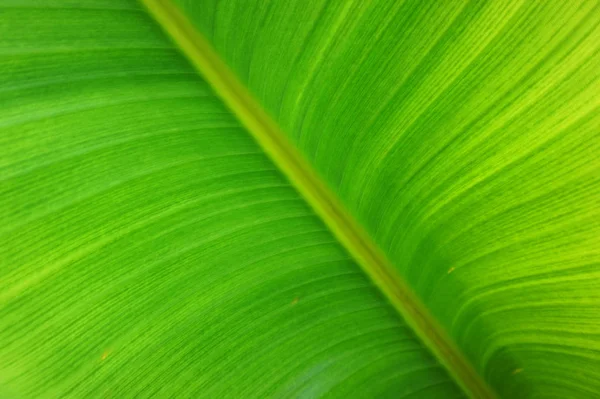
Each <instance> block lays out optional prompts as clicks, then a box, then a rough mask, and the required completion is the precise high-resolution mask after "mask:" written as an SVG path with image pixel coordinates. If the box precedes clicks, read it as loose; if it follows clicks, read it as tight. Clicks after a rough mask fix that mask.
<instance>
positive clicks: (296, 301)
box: [292, 297, 299, 305]
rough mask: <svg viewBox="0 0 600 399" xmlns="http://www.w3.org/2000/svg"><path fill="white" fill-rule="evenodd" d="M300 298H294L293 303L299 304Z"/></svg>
mask: <svg viewBox="0 0 600 399" xmlns="http://www.w3.org/2000/svg"><path fill="white" fill-rule="evenodd" d="M298 300H299V298H298V297H296V298H294V300H293V301H292V305H295V304H297V303H298Z"/></svg>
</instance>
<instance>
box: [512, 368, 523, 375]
mask: <svg viewBox="0 0 600 399" xmlns="http://www.w3.org/2000/svg"><path fill="white" fill-rule="evenodd" d="M521 372H523V369H514V370H513V372H512V373H513V375H515V374H519V373H521Z"/></svg>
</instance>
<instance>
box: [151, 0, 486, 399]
mask: <svg viewBox="0 0 600 399" xmlns="http://www.w3.org/2000/svg"><path fill="white" fill-rule="evenodd" d="M140 1H141V3H143V4H144V5H145V6H146V8H147V9H148V11H149V12H150V14H151V15H152V16H153V17H154V19H155V20H156V21H157V23H158V24H159V25H160V26H161V27H162V29H163V30H164V31H165V32H166V33H167V34H168V35H169V36H170V37H171V39H172V40H173V41H174V43H175V44H176V46H177V47H178V48H179V49H180V50H181V51H182V52H183V54H184V55H185V56H186V57H187V58H188V60H189V61H190V62H191V63H192V65H193V66H194V67H195V68H196V69H197V71H198V72H199V73H200V74H201V75H202V76H203V77H204V79H205V80H206V81H207V82H208V83H209V84H210V85H211V86H212V88H213V89H214V90H215V92H216V94H217V95H218V96H219V97H220V98H221V99H222V100H223V102H224V103H225V104H226V105H227V106H228V107H229V108H230V109H231V111H232V112H233V113H234V115H235V116H236V117H237V118H238V119H239V120H240V122H241V123H242V124H243V125H244V127H245V128H246V129H247V131H248V132H249V133H250V134H251V135H252V136H253V137H254V139H255V140H256V141H257V142H258V144H259V145H260V146H261V148H262V149H263V150H264V151H265V153H266V154H267V155H268V156H269V157H270V158H271V160H272V161H273V162H274V163H275V165H276V166H277V167H278V168H279V170H280V171H281V172H282V173H283V174H284V175H285V176H286V177H287V178H288V179H289V180H290V182H291V183H292V185H293V186H294V187H295V188H296V189H297V190H298V191H299V193H300V194H301V195H302V196H303V198H304V199H305V200H306V201H307V202H308V203H309V204H310V206H311V207H312V208H313V209H314V211H315V212H316V213H317V214H318V215H319V216H320V217H321V219H322V220H323V221H324V223H325V224H326V225H327V226H328V228H329V229H330V230H331V232H332V233H333V235H334V236H335V237H336V238H337V239H338V240H339V241H340V243H341V244H342V245H343V246H344V247H345V248H346V250H347V251H348V252H349V253H350V254H351V255H352V257H353V258H354V259H355V260H356V261H357V263H358V264H359V265H360V266H361V268H362V269H363V271H364V272H365V273H366V274H367V275H368V276H369V277H370V278H371V279H372V280H373V282H374V283H375V284H376V285H377V287H378V288H379V289H380V290H381V292H382V293H383V294H384V295H385V296H386V297H387V299H388V300H389V301H390V302H391V304H392V305H393V307H394V308H395V309H396V311H397V312H398V313H399V314H400V315H401V316H402V317H403V318H404V320H405V321H406V323H407V324H408V325H409V326H410V327H411V328H412V330H413V331H414V333H415V334H416V335H417V336H418V337H419V338H420V339H421V341H422V342H423V343H424V344H425V345H426V346H427V348H428V349H429V350H430V351H431V352H432V353H433V354H434V355H435V356H436V357H437V359H438V360H439V361H440V363H441V364H442V365H443V366H444V367H445V368H446V369H447V370H448V372H449V374H450V375H451V376H452V377H453V378H454V379H455V381H456V382H457V383H458V385H459V386H460V387H461V388H462V389H463V390H464V391H465V393H467V394H468V395H470V396H471V397H475V398H493V397H495V396H496V395H495V394H494V393H493V391H492V389H491V388H490V387H489V386H488V384H487V383H486V382H485V381H484V380H483V378H482V377H481V376H480V375H479V374H478V373H477V372H476V371H475V369H474V368H473V367H472V365H471V364H470V363H469V361H468V360H467V359H466V357H465V356H464V355H463V354H462V352H461V351H460V350H459V349H458V347H457V346H456V345H455V344H454V342H453V341H452V340H451V339H450V338H449V337H448V335H447V334H446V332H445V331H444V329H443V328H442V327H441V326H440V325H439V324H438V323H437V321H436V320H435V319H434V317H433V316H432V315H431V314H430V312H429V310H428V309H427V308H426V306H425V305H424V304H423V303H422V302H421V301H420V299H419V298H418V297H417V296H416V295H415V294H414V292H413V291H412V289H411V288H410V287H409V286H408V284H407V283H406V282H405V281H404V280H403V279H402V278H401V277H400V276H399V275H398V273H397V272H396V269H395V268H394V267H393V265H392V263H391V262H390V261H389V260H388V259H387V257H386V256H385V255H384V254H383V252H382V251H381V250H380V249H379V248H378V247H377V245H376V244H375V243H374V242H373V241H372V240H371V238H370V237H369V236H368V235H367V234H366V233H365V231H364V230H363V229H362V228H361V227H360V226H359V224H358V223H357V222H356V221H355V220H354V218H352V217H351V216H350V214H349V213H348V212H347V211H346V210H345V209H344V207H343V206H342V204H341V203H340V201H339V200H338V199H337V198H336V196H335V195H334V194H333V193H332V192H331V191H330V190H329V189H328V188H327V187H326V186H325V184H324V183H323V182H322V181H321V180H320V178H319V177H318V175H317V174H316V172H315V171H314V170H313V168H312V166H311V165H310V164H309V163H307V162H306V161H305V160H304V158H303V157H302V155H301V154H300V153H299V152H298V150H296V148H295V147H294V146H293V145H292V144H291V143H290V142H289V141H288V140H287V138H286V136H285V135H284V134H283V132H282V131H281V129H280V128H279V126H278V125H277V124H276V123H275V122H274V121H273V120H272V119H271V118H270V117H269V115H267V113H266V112H265V111H264V110H263V109H262V107H261V106H260V105H259V104H258V103H257V102H256V101H255V100H254V98H253V97H252V96H251V94H250V93H249V91H248V89H247V88H246V87H245V86H244V85H243V84H242V83H240V81H239V80H238V79H237V77H236V76H235V75H234V73H233V72H231V71H230V69H229V67H228V66H227V65H226V64H225V63H224V62H223V61H222V60H221V59H220V57H219V55H218V54H217V53H216V52H215V51H214V50H213V49H212V47H211V45H210V44H209V42H208V41H207V40H206V39H205V38H204V37H203V36H202V35H201V34H200V33H199V32H198V31H197V30H196V29H195V28H194V27H193V25H192V24H191V23H190V22H189V21H188V20H187V19H186V17H185V16H184V15H183V14H182V13H181V12H180V11H179V10H178V9H177V7H176V6H175V5H173V4H172V3H171V2H170V0H140Z"/></svg>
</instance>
